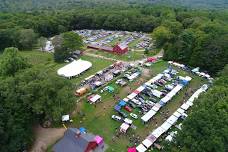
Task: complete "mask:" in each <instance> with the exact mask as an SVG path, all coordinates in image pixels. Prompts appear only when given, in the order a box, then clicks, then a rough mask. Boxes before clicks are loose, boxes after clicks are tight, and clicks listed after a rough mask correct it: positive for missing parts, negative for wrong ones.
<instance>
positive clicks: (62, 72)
mask: <svg viewBox="0 0 228 152" xmlns="http://www.w3.org/2000/svg"><path fill="white" fill-rule="evenodd" d="M91 67H92V63H91V62H89V61H85V60H81V59H79V60H77V61H75V60H74V61H73V62H71V63H70V64H67V65H66V66H64V67H62V68H60V69H59V70H58V71H57V73H58V75H59V76H63V77H66V78H69V79H70V78H72V77H75V76H78V75H79V74H81V73H82V72H84V71H86V70H88V69H89V68H91Z"/></svg>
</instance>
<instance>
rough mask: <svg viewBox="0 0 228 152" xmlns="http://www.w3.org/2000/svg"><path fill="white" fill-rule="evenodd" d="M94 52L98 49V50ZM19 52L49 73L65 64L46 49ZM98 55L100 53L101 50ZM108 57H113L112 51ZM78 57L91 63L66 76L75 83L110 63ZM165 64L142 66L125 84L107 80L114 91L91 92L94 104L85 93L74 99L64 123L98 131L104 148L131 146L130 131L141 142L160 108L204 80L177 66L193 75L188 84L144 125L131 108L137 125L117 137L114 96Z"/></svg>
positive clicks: (172, 105) (171, 106)
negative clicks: (68, 121)
mask: <svg viewBox="0 0 228 152" xmlns="http://www.w3.org/2000/svg"><path fill="white" fill-rule="evenodd" d="M98 52H99V53H100V51H98ZM20 53H21V54H22V55H23V56H24V57H26V58H27V59H28V61H29V63H31V64H33V65H35V66H36V65H39V66H43V67H44V70H46V71H47V72H51V73H53V74H56V70H57V69H58V68H60V67H62V66H64V65H65V64H66V63H62V64H58V63H55V62H54V61H53V57H52V54H49V53H44V52H38V51H23V52H20ZM101 55H104V54H103V52H102V54H101ZM111 55H112V54H111ZM110 57H113V55H112V56H110ZM114 57H115V56H114ZM142 57H143V56H142ZM81 58H82V59H84V60H88V61H90V62H92V63H93V67H92V68H91V69H90V70H89V71H87V72H85V73H84V74H82V75H81V76H80V77H79V78H74V79H72V80H69V81H71V82H72V83H73V84H75V83H79V82H80V81H81V80H82V79H84V78H86V77H88V76H89V75H92V74H94V73H96V72H97V71H99V70H101V69H103V68H105V67H107V66H108V65H110V64H112V63H113V62H112V61H109V60H103V59H100V58H94V57H90V56H82V57H81ZM116 58H117V59H120V58H121V57H119V56H116ZM167 65H168V64H167V62H165V61H160V62H157V63H155V64H153V65H152V66H151V67H150V68H147V69H145V68H144V69H143V71H144V72H143V74H142V76H141V77H140V78H138V79H136V80H135V81H133V82H129V83H128V85H127V86H126V87H120V86H118V85H116V84H115V80H113V81H111V82H110V83H109V84H107V85H110V86H112V87H114V88H115V92H114V93H113V94H110V93H108V92H104V93H100V90H101V89H102V88H100V89H98V90H96V91H95V92H94V93H98V94H100V95H101V96H102V102H100V103H97V104H96V106H95V105H90V104H89V103H88V102H87V99H86V97H83V99H82V100H81V102H79V103H77V106H76V107H75V110H74V113H73V114H74V115H73V116H72V119H73V120H74V121H73V123H71V124H66V125H67V126H68V127H77V128H79V127H85V128H86V129H87V130H88V131H89V132H92V133H94V134H98V135H101V136H102V137H104V140H105V143H106V144H107V145H108V146H109V148H108V150H107V152H113V151H114V152H116V151H118V152H125V151H126V148H127V147H129V146H134V145H133V143H131V142H130V141H129V138H130V137H131V136H132V135H133V134H134V135H135V136H138V137H139V139H140V140H139V141H140V142H141V141H142V140H143V139H144V138H145V137H146V136H147V135H148V134H149V133H150V132H151V131H152V130H153V129H155V128H156V127H157V126H159V125H161V124H162V123H163V122H164V121H165V118H164V116H163V115H162V114H161V112H166V111H169V114H170V115H171V114H172V113H173V112H174V111H175V110H176V109H177V108H178V107H179V106H180V105H181V104H182V102H183V100H184V99H185V93H186V92H190V90H195V89H197V88H199V87H200V86H201V85H202V84H203V81H204V80H203V79H202V78H200V77H196V76H193V75H191V74H190V73H187V72H185V71H182V70H180V69H176V70H178V71H179V75H181V76H186V75H189V76H191V77H192V78H193V80H192V81H191V82H190V84H189V85H188V86H187V87H185V88H184V89H183V90H181V92H180V93H179V94H178V95H177V96H175V97H174V98H173V99H172V101H171V102H169V103H168V104H167V105H166V106H164V107H163V108H162V109H161V110H160V111H159V113H158V114H156V115H155V117H154V118H153V120H152V121H150V122H149V123H148V124H146V125H144V124H143V123H142V122H141V120H140V117H141V116H142V115H140V114H139V109H137V108H136V109H134V111H133V112H134V113H136V114H137V115H138V116H139V119H138V120H134V123H133V124H134V125H135V126H136V127H137V129H136V130H133V129H130V130H129V131H128V132H127V134H126V135H120V136H119V137H117V136H116V133H117V130H119V126H120V125H121V123H120V122H117V121H114V120H112V119H111V116H112V115H113V114H115V115H116V114H117V113H116V112H115V111H114V105H115V104H116V103H117V102H118V99H123V98H125V97H126V96H127V95H128V94H129V93H131V92H132V91H133V90H134V89H136V88H138V87H139V86H140V85H141V84H143V83H144V82H146V81H148V80H149V79H150V78H152V77H154V76H155V75H157V74H158V73H160V72H162V71H163V70H165V69H166V68H167ZM114 94H115V96H114ZM117 98H118V99H117ZM128 114H129V113H128ZM51 147H52V145H49V148H48V151H51Z"/></svg>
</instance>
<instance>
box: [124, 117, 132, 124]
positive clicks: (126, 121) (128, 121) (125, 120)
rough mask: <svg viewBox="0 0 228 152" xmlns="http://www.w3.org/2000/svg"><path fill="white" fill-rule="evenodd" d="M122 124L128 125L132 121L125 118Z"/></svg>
mask: <svg viewBox="0 0 228 152" xmlns="http://www.w3.org/2000/svg"><path fill="white" fill-rule="evenodd" d="M124 122H125V123H127V124H129V125H130V124H132V122H133V121H132V120H131V119H128V118H125V119H124Z"/></svg>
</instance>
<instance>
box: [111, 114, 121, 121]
mask: <svg viewBox="0 0 228 152" xmlns="http://www.w3.org/2000/svg"><path fill="white" fill-rule="evenodd" d="M112 119H114V120H116V121H121V120H122V118H121V117H120V116H116V115H112Z"/></svg>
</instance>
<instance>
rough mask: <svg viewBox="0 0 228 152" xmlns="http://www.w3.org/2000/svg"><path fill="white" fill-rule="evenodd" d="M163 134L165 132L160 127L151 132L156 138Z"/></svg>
mask: <svg viewBox="0 0 228 152" xmlns="http://www.w3.org/2000/svg"><path fill="white" fill-rule="evenodd" d="M164 132H165V130H164V129H163V128H161V127H158V128H157V129H155V130H154V131H153V132H152V135H154V136H155V137H156V138H158V137H160V136H161V135H162V134H163V133H164Z"/></svg>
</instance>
